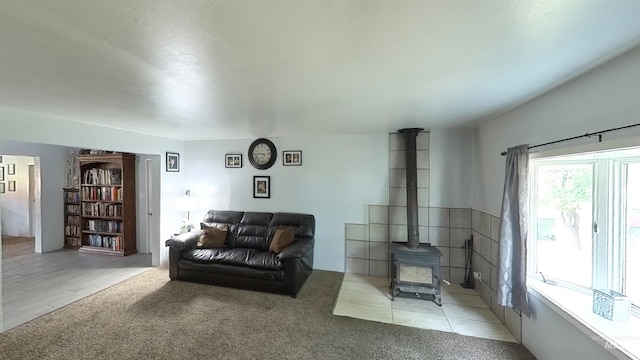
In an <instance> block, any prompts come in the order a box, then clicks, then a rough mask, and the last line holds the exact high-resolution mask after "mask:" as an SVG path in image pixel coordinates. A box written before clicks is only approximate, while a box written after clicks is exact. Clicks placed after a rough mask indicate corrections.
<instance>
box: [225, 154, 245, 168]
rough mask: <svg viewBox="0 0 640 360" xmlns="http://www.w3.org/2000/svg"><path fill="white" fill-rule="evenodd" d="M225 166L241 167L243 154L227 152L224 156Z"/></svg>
mask: <svg viewBox="0 0 640 360" xmlns="http://www.w3.org/2000/svg"><path fill="white" fill-rule="evenodd" d="M224 167H228V168H241V167H242V154H226V155H225V156H224Z"/></svg>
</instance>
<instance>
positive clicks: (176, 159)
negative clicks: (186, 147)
mask: <svg viewBox="0 0 640 360" xmlns="http://www.w3.org/2000/svg"><path fill="white" fill-rule="evenodd" d="M167 171H169V172H180V154H178V153H172V152H168V153H167Z"/></svg>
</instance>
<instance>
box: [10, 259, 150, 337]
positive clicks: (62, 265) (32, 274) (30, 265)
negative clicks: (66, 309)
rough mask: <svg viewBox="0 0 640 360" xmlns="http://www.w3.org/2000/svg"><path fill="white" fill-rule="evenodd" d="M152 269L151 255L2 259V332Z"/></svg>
mask: <svg viewBox="0 0 640 360" xmlns="http://www.w3.org/2000/svg"><path fill="white" fill-rule="evenodd" d="M150 268H151V255H150V254H134V255H129V256H125V257H118V256H105V255H96V254H87V253H80V252H78V251H76V250H58V251H54V252H49V253H44V254H37V253H29V254H25V255H20V256H15V257H11V258H8V259H3V260H2V290H3V291H2V292H3V294H2V302H3V313H4V318H3V319H2V320H3V323H2V325H3V326H2V330H3V331H4V330H8V329H11V328H13V327H16V326H18V325H20V324H23V323H25V322H27V321H30V320H33V319H35V318H37V317H39V316H42V315H44V314H46V313H49V312H51V311H53V310H56V309H58V308H61V307H63V306H65V305H68V304H70V303H72V302H75V301H78V300H80V299H82V298H84V297H86V296H89V295H91V294H94V293H96V292H98V291H101V290H104V289H106V288H108V287H110V286H113V285H115V284H117V283H119V282H122V281H124V280H126V279H128V278H131V277H133V276H135V275H138V274H140V273H142V272H144V271H146V270H149V269H150Z"/></svg>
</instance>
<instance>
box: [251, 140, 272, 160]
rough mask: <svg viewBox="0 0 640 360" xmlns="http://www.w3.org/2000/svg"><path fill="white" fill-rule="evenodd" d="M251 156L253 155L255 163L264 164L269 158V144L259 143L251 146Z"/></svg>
mask: <svg viewBox="0 0 640 360" xmlns="http://www.w3.org/2000/svg"><path fill="white" fill-rule="evenodd" d="M251 156H253V160H254V161H255V162H256V163H258V164H260V165H264V164H266V163H268V162H269V160H271V149H270V148H269V145H267V144H265V143H260V144H258V145H256V147H254V148H253V153H252V154H251Z"/></svg>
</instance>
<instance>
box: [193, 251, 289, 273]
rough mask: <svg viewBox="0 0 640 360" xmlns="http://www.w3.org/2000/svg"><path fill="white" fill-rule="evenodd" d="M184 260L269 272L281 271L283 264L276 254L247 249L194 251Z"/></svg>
mask: <svg viewBox="0 0 640 360" xmlns="http://www.w3.org/2000/svg"><path fill="white" fill-rule="evenodd" d="M182 258H183V259H185V260H188V261H192V262H195V263H201V264H226V265H236V266H245V267H247V266H248V267H252V268H258V269H267V270H281V269H282V268H283V265H282V262H281V261H280V260H279V259H278V257H277V255H276V254H273V253H269V252H261V251H258V250H256V249H246V248H234V249H228V248H216V249H192V250H189V251H184V252H183V253H182Z"/></svg>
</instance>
